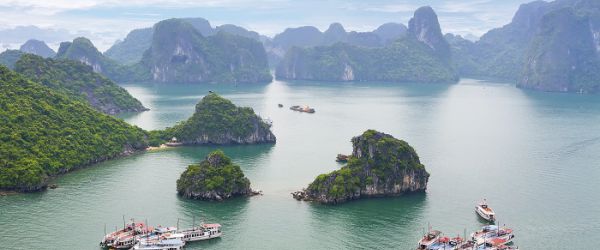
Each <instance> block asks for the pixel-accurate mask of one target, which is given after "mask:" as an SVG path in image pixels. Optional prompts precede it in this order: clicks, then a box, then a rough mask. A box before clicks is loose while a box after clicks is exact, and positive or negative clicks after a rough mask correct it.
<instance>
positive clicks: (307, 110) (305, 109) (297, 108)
mask: <svg viewBox="0 0 600 250" xmlns="http://www.w3.org/2000/svg"><path fill="white" fill-rule="evenodd" d="M290 109H291V110H294V111H299V112H305V113H314V112H315V109H314V108H311V107H309V106H304V107H300V106H298V105H296V106H291V107H290Z"/></svg>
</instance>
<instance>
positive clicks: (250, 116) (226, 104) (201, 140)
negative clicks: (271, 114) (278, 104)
mask: <svg viewBox="0 0 600 250" xmlns="http://www.w3.org/2000/svg"><path fill="white" fill-rule="evenodd" d="M270 128H271V124H269V123H267V122H265V121H264V120H263V119H262V118H261V117H260V116H258V115H256V114H255V113H254V110H252V108H248V107H237V106H235V104H233V103H232V102H231V101H229V100H227V99H225V98H223V97H221V96H219V95H217V94H216V93H209V94H208V95H206V96H204V98H202V100H201V101H200V102H199V103H198V104H196V111H195V112H194V114H193V115H192V117H190V118H189V119H188V120H187V121H184V122H181V123H179V124H177V125H175V126H173V127H171V128H167V129H165V130H164V131H160V132H158V133H159V136H160V137H161V138H163V139H170V138H172V137H175V138H177V140H178V141H179V142H181V143H184V144H253V143H270V142H275V135H273V133H272V132H271V130H270Z"/></svg>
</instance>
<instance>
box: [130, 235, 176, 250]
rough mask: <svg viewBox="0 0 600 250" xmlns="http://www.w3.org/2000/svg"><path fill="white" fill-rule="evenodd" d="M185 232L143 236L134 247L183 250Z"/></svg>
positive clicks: (145, 249) (152, 249)
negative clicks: (156, 236) (154, 236)
mask: <svg viewBox="0 0 600 250" xmlns="http://www.w3.org/2000/svg"><path fill="white" fill-rule="evenodd" d="M183 236H184V235H183V234H179V233H175V234H171V233H166V234H164V235H161V236H159V237H158V238H153V237H151V238H141V239H140V240H139V241H138V243H137V244H135V246H133V249H140V250H181V249H183V246H185V241H183Z"/></svg>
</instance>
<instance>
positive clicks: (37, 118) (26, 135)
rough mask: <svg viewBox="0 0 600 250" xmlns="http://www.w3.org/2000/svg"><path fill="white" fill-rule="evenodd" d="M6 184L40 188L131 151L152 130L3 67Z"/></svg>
mask: <svg viewBox="0 0 600 250" xmlns="http://www.w3.org/2000/svg"><path fill="white" fill-rule="evenodd" d="M0 88H1V89H2V91H0V120H2V123H0V141H2V143H0V155H2V157H1V158H0V189H12V190H18V191H36V190H41V189H43V188H45V187H46V186H47V184H48V179H49V177H51V176H55V175H58V174H62V173H66V172H68V171H70V170H72V169H74V168H77V167H81V166H85V165H89V164H93V163H97V162H100V161H103V160H106V159H110V158H114V157H117V156H120V155H126V154H131V153H133V152H134V151H136V150H141V149H144V148H146V146H147V138H148V137H147V136H148V135H147V133H146V132H145V131H144V130H142V129H140V128H138V127H135V126H132V125H129V124H127V123H126V122H124V121H122V120H120V119H117V118H114V117H111V116H108V115H105V114H103V113H100V112H99V111H97V110H95V109H94V108H92V107H91V106H90V105H88V104H87V103H84V102H81V101H78V100H77V99H76V98H73V97H70V96H68V95H66V94H65V93H62V92H60V91H56V90H53V89H51V88H48V87H46V86H43V85H41V84H38V83H35V82H32V81H30V80H28V79H27V78H25V77H23V76H22V75H20V74H18V73H15V72H12V71H10V70H9V69H7V68H6V67H4V66H0Z"/></svg>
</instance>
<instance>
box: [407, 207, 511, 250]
mask: <svg viewBox="0 0 600 250" xmlns="http://www.w3.org/2000/svg"><path fill="white" fill-rule="evenodd" d="M475 212H476V213H477V214H478V215H479V216H480V217H481V218H483V219H485V220H487V221H489V222H494V221H496V214H495V213H494V211H493V210H492V209H491V208H490V207H489V206H488V204H487V201H486V200H485V199H484V200H483V201H482V202H480V203H478V204H477V206H476V207H475ZM514 238H515V235H514V234H513V230H512V229H511V228H509V227H506V226H499V225H486V226H483V227H482V228H481V229H480V230H478V231H475V232H474V233H471V235H470V237H469V239H467V237H466V233H465V237H464V238H461V237H460V236H457V237H454V238H450V237H447V236H443V234H442V232H441V231H438V230H432V229H431V228H429V231H428V232H427V233H425V235H424V236H423V237H422V238H421V239H420V240H419V243H418V246H417V250H461V249H462V250H511V249H519V248H518V247H516V246H512V241H513V239H514Z"/></svg>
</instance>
